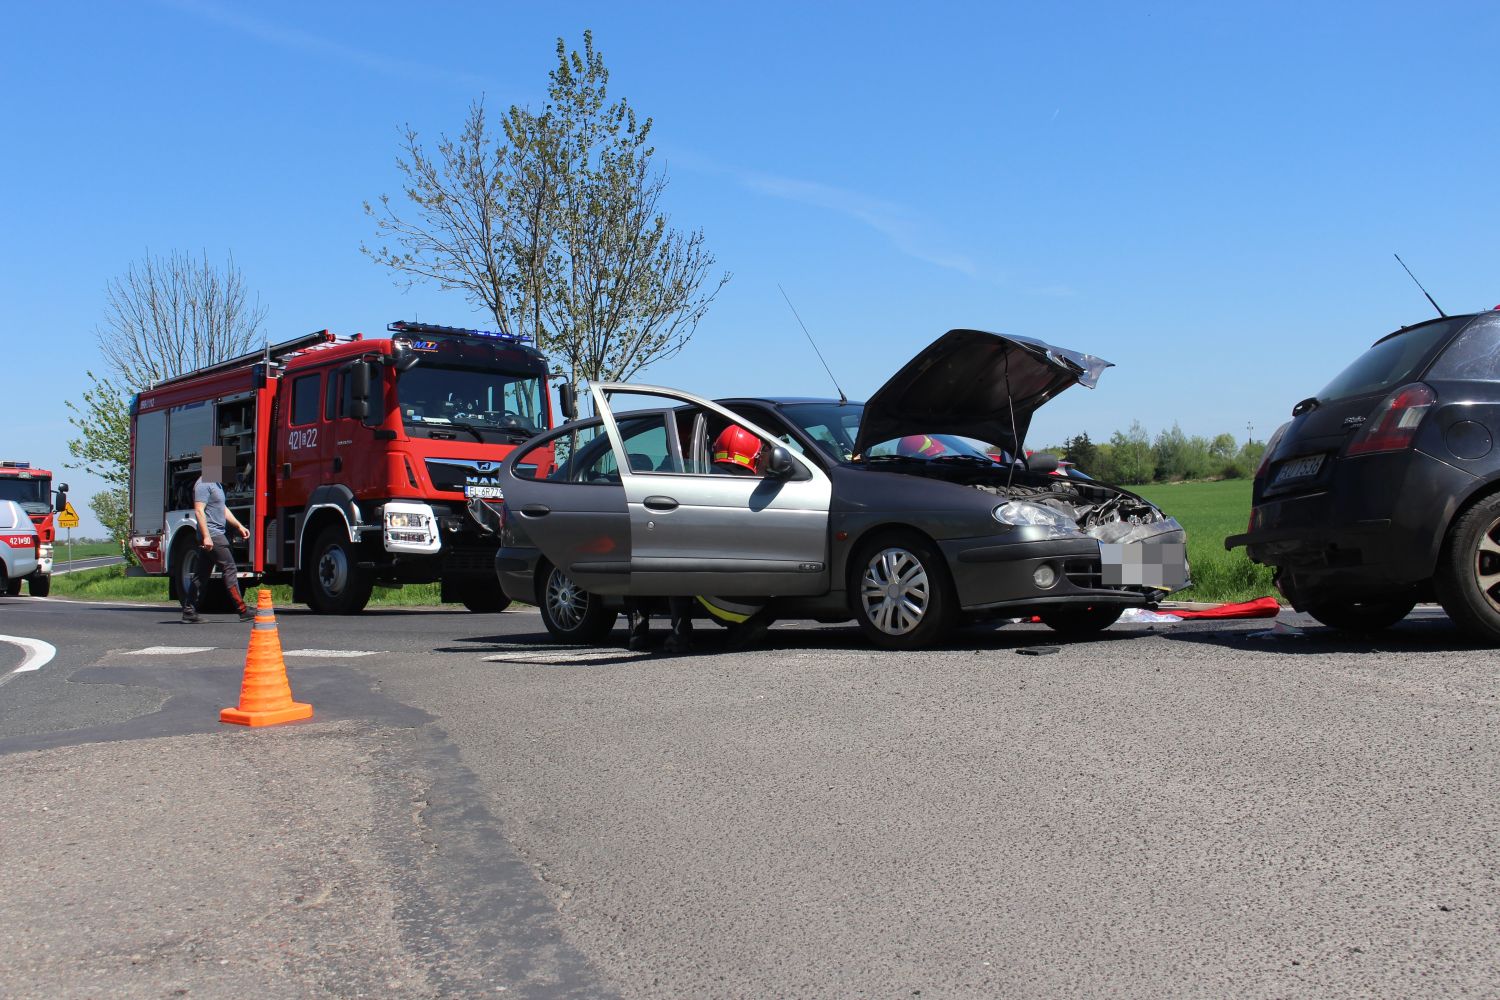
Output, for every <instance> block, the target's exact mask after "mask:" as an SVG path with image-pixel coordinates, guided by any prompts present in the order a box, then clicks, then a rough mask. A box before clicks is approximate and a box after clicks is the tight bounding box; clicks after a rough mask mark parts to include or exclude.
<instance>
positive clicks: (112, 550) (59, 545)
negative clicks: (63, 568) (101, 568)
mask: <svg viewBox="0 0 1500 1000" xmlns="http://www.w3.org/2000/svg"><path fill="white" fill-rule="evenodd" d="M119 554H120V547H119V546H118V545H116V544H115V543H114V542H74V543H73V558H74V559H91V558H93V557H94V556H117V555H119ZM53 557H54V559H55V560H56V561H57V562H58V563H59V564H61V563H65V562H67V561H68V541H67V536H66V535H64V534H62V533H59V534H58V536H57V541H55V542H54V543H53Z"/></svg>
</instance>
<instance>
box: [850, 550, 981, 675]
mask: <svg viewBox="0 0 1500 1000" xmlns="http://www.w3.org/2000/svg"><path fill="white" fill-rule="evenodd" d="M851 566H852V573H851V576H852V579H851V580H850V587H849V594H850V601H851V603H852V604H853V606H854V617H855V619H856V620H858V622H859V627H860V628H861V629H862V630H863V631H864V633H865V635H867V636H869V638H870V639H871V641H873V642H874V643H875V644H876V645H878V646H884V647H885V648H887V649H919V648H921V647H923V646H927V645H930V644H932V643H934V642H936V641H938V640H939V639H941V638H942V637H943V636H944V635H945V634H947V632H948V630H949V629H950V628H951V627H952V625H953V618H954V614H955V612H956V611H957V607H958V601H957V599H956V598H955V597H954V596H953V585H952V583H951V582H950V580H949V577H948V567H947V565H946V564H945V563H944V562H943V557H942V555H941V554H940V553H939V552H938V551H937V550H936V548H934V547H933V545H932V544H931V543H930V542H928V541H927V540H926V539H924V538H922V537H920V536H918V535H897V536H886V537H884V538H879V539H876V540H874V541H873V542H869V543H866V544H865V545H863V546H862V547H861V548H860V550H859V553H858V554H857V555H856V556H855V558H854V561H853V562H852V564H851Z"/></svg>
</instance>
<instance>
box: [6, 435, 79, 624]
mask: <svg viewBox="0 0 1500 1000" xmlns="http://www.w3.org/2000/svg"><path fill="white" fill-rule="evenodd" d="M0 500H14V501H15V502H16V503H17V504H19V505H20V507H21V509H22V510H23V511H25V512H26V516H27V517H29V518H31V523H32V525H33V526H34V527H35V528H36V533H37V542H38V544H37V551H36V568H35V569H33V570H30V571H28V572H27V573H26V574H25V575H24V576H21V577H10V578H8V580H7V585H6V589H7V590H8V591H9V592H10V593H13V594H19V593H20V592H21V580H23V579H24V580H25V581H26V587H27V590H28V591H29V592H30V593H31V596H32V597H46V596H47V595H48V594H50V593H52V552H53V543H54V542H55V541H56V539H57V522H56V519H55V517H54V515H55V514H56V513H57V511H60V510H62V509H63V506H64V505H65V504H66V503H67V502H68V484H67V483H59V484H58V485H57V492H56V493H55V494H54V493H53V492H52V473H50V472H48V471H47V470H46V469H34V468H32V467H31V463H30V462H0Z"/></svg>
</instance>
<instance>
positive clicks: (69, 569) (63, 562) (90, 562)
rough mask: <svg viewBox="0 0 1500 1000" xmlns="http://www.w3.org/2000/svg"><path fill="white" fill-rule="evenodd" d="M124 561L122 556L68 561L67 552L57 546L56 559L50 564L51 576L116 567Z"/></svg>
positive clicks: (81, 558) (90, 557) (80, 558)
mask: <svg viewBox="0 0 1500 1000" xmlns="http://www.w3.org/2000/svg"><path fill="white" fill-rule="evenodd" d="M124 561H125V557H124V556H88V557H86V558H85V557H82V556H80V557H79V558H77V559H73V560H69V559H68V557H67V550H66V549H65V548H64V547H63V546H61V545H59V546H58V547H57V558H56V559H54V560H53V563H52V575H53V576H62V575H63V574H65V573H82V572H83V571H84V570H86V569H101V568H103V567H105V566H118V565H119V564H120V563H122V562H124Z"/></svg>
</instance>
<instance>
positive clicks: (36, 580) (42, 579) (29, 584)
mask: <svg viewBox="0 0 1500 1000" xmlns="http://www.w3.org/2000/svg"><path fill="white" fill-rule="evenodd" d="M26 592H27V593H28V594H30V595H31V596H32V597H46V596H47V595H48V594H50V593H52V577H51V576H50V575H49V576H33V577H32V578H31V579H29V580H27V581H26Z"/></svg>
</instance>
